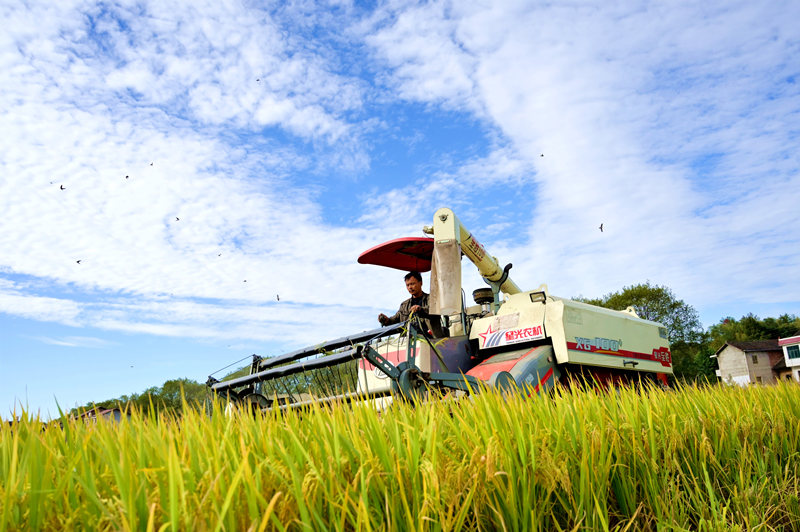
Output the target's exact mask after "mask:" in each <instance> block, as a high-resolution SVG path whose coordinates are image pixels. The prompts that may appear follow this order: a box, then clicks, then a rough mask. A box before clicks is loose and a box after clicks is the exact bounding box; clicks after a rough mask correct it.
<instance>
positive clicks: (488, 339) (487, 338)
mask: <svg viewBox="0 0 800 532" xmlns="http://www.w3.org/2000/svg"><path fill="white" fill-rule="evenodd" d="M498 332H499V330H497V331H495V330H493V329H492V326H491V324H490V325H489V328H488V329H486V332H484V333H478V336H480V337H481V339H482V340H483V347H490V346H489V344H490V343H491V344H495V345H496V344H497V342H493V341H492V340H494V339H495V338H496V336H497V333H498ZM491 347H494V345H492V346H491Z"/></svg>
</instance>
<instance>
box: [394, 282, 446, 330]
mask: <svg viewBox="0 0 800 532" xmlns="http://www.w3.org/2000/svg"><path fill="white" fill-rule="evenodd" d="M403 279H404V280H405V282H406V290H408V293H409V294H411V297H409V298H408V299H406V300H405V301H403V302H402V303H401V304H400V308H399V309H398V311H397V312H396V313H395V314H394V316H387V315H386V314H384V313H382V312H381V313H380V314H378V321H379V322H380V324H381V325H383V326H384V327H386V326H387V325H392V324H395V323H401V322H405V321H408V319H409V317H410V316H412V315H413V316H416V317H418V318H420V320H421V325H422V327H423V328H424V329H425V331H429V332H430V333H431V334H432V335H433V336H434V337H436V338H439V337H441V336H444V334H443V332H442V327H441V323H440V320H439V316H431V315H430V314H428V308H429V307H428V294H426V293H425V292H423V291H422V274H420V273H419V272H416V271H412V272H409V273H407V274H406V276H405V277H404V278H403Z"/></svg>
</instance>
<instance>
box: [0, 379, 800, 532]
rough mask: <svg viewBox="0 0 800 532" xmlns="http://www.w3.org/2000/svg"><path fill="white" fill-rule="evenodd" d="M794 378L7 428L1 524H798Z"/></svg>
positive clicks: (799, 461) (1, 443)
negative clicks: (763, 383) (766, 383)
mask: <svg viewBox="0 0 800 532" xmlns="http://www.w3.org/2000/svg"><path fill="white" fill-rule="evenodd" d="M798 420H800V386H797V385H793V384H780V385H777V386H770V387H750V388H744V389H743V388H728V387H708V388H702V389H699V388H694V387H687V388H683V389H679V390H675V391H667V392H664V391H660V390H646V391H642V392H636V391H632V390H626V389H623V390H620V391H618V392H611V393H605V392H597V391H575V392H564V393H558V394H556V395H555V396H554V397H549V398H535V399H523V398H517V397H511V398H502V397H500V396H497V395H494V394H484V395H481V396H476V397H474V398H472V399H464V400H461V401H460V402H454V401H437V402H430V403H427V404H424V405H418V406H416V407H410V406H407V405H394V406H393V407H392V409H391V410H390V411H389V412H386V413H384V414H377V413H376V412H374V411H372V410H370V409H368V408H366V407H358V406H356V407H346V406H341V407H334V408H316V409H311V410H307V411H304V412H286V413H283V414H281V413H277V412H273V413H267V414H263V415H261V414H259V415H256V416H255V417H254V416H252V415H249V414H246V413H237V414H235V415H233V416H226V415H224V414H223V413H222V409H221V408H217V409H216V410H215V412H214V413H213V414H212V416H210V417H208V416H206V415H204V414H202V413H198V412H195V411H192V410H189V411H188V412H187V413H185V414H184V416H183V417H182V418H180V419H178V418H174V417H171V416H167V415H160V416H159V415H155V414H150V415H142V414H139V413H137V412H132V416H131V417H130V418H129V419H124V420H123V421H122V422H121V423H118V424H116V423H112V422H102V421H101V422H99V423H97V424H85V423H83V422H80V421H74V420H67V419H63V420H62V422H63V427H61V426H59V425H58V424H57V423H51V424H50V425H49V426H47V427H45V428H43V427H42V425H41V424H40V423H39V422H38V420H36V419H31V418H30V417H29V416H27V415H25V416H23V419H22V420H21V421H19V422H17V423H15V424H13V425H4V426H3V428H2V429H0V506H1V507H2V509H1V510H0V532H2V531H5V530H20V529H29V530H41V529H90V530H95V529H96V530H254V531H255V530H462V529H463V530H798V529H800V501H799V500H798V493H800V485H799V484H800V483H799V482H798V472H799V471H798V468H799V467H800V454H799V452H800V422H799V421H798Z"/></svg>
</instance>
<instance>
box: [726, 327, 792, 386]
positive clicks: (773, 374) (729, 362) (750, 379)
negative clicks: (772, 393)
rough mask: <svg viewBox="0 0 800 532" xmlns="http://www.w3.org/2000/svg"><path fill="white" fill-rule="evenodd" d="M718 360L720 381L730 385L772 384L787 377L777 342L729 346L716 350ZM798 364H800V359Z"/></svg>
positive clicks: (757, 341)
mask: <svg viewBox="0 0 800 532" xmlns="http://www.w3.org/2000/svg"><path fill="white" fill-rule="evenodd" d="M798 343H800V337H798ZM715 356H716V358H717V362H718V364H719V369H718V370H717V377H719V379H720V380H721V381H722V382H725V383H728V384H738V385H739V386H747V385H748V384H771V383H774V382H777V380H778V379H782V378H785V374H787V373H788V369H787V366H788V364H787V363H786V360H785V359H784V353H783V350H782V349H781V348H780V346H779V345H778V340H755V341H751V342H728V343H726V344H725V345H723V346H722V347H720V348H719V349H717V352H716V353H715ZM797 362H798V364H800V359H799V360H798V361H797ZM789 375H790V377H789V378H791V373H789Z"/></svg>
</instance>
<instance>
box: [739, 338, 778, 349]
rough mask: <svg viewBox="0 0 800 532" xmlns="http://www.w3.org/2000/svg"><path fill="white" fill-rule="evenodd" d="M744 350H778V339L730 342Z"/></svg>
mask: <svg viewBox="0 0 800 532" xmlns="http://www.w3.org/2000/svg"><path fill="white" fill-rule="evenodd" d="M728 345H732V346H733V347H736V348H738V349H741V350H742V351H778V350H779V349H780V347H779V346H778V340H777V339H775V340H753V341H750V342H728Z"/></svg>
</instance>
